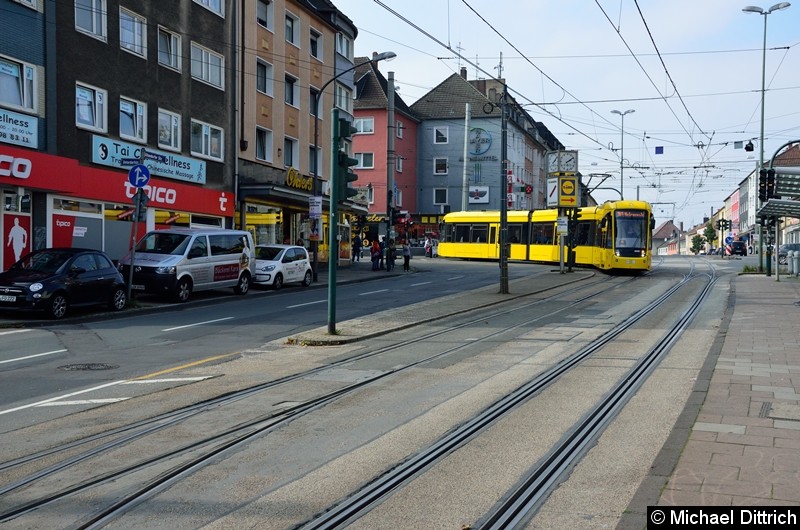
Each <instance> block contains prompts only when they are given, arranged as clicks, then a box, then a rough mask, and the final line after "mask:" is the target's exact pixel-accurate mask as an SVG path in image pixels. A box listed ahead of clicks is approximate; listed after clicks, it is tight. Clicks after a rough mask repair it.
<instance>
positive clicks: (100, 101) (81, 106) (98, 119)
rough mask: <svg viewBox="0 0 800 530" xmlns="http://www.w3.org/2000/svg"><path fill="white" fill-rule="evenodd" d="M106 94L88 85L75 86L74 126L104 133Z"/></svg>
mask: <svg viewBox="0 0 800 530" xmlns="http://www.w3.org/2000/svg"><path fill="white" fill-rule="evenodd" d="M107 97H108V94H107V93H106V91H105V90H100V89H99V88H95V87H92V86H89V85H82V84H77V85H75V125H77V126H78V127H82V128H85V129H92V130H95V131H101V132H106V122H107V120H106V99H107Z"/></svg>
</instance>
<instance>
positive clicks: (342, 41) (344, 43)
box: [336, 33, 353, 61]
mask: <svg viewBox="0 0 800 530" xmlns="http://www.w3.org/2000/svg"><path fill="white" fill-rule="evenodd" d="M336 53H338V54H339V55H341V56H343V57H346V58H348V59H349V60H351V61H352V60H353V41H352V40H351V39H350V37H348V36H347V35H345V34H344V33H337V34H336Z"/></svg>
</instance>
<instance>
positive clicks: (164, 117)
mask: <svg viewBox="0 0 800 530" xmlns="http://www.w3.org/2000/svg"><path fill="white" fill-rule="evenodd" d="M158 146H159V147H163V148H165V149H170V150H173V151H180V150H181V116H180V114H175V113H174V112H170V111H168V110H164V109H158Z"/></svg>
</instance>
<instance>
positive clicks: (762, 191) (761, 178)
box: [758, 169, 767, 202]
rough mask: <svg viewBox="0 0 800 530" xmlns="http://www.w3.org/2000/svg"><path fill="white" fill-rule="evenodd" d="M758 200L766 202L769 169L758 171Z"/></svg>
mask: <svg viewBox="0 0 800 530" xmlns="http://www.w3.org/2000/svg"><path fill="white" fill-rule="evenodd" d="M758 200H759V201H761V202H765V201H766V200H767V170H766V169H761V170H759V172H758Z"/></svg>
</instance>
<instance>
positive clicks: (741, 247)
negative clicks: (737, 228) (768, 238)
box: [730, 241, 747, 256]
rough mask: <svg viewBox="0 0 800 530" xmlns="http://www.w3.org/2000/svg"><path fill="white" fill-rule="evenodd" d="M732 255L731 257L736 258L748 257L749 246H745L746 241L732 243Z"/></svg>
mask: <svg viewBox="0 0 800 530" xmlns="http://www.w3.org/2000/svg"><path fill="white" fill-rule="evenodd" d="M730 255H731V256H736V255H739V256H747V245H746V244H745V242H744V241H733V242H732V243H731V250H730Z"/></svg>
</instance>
